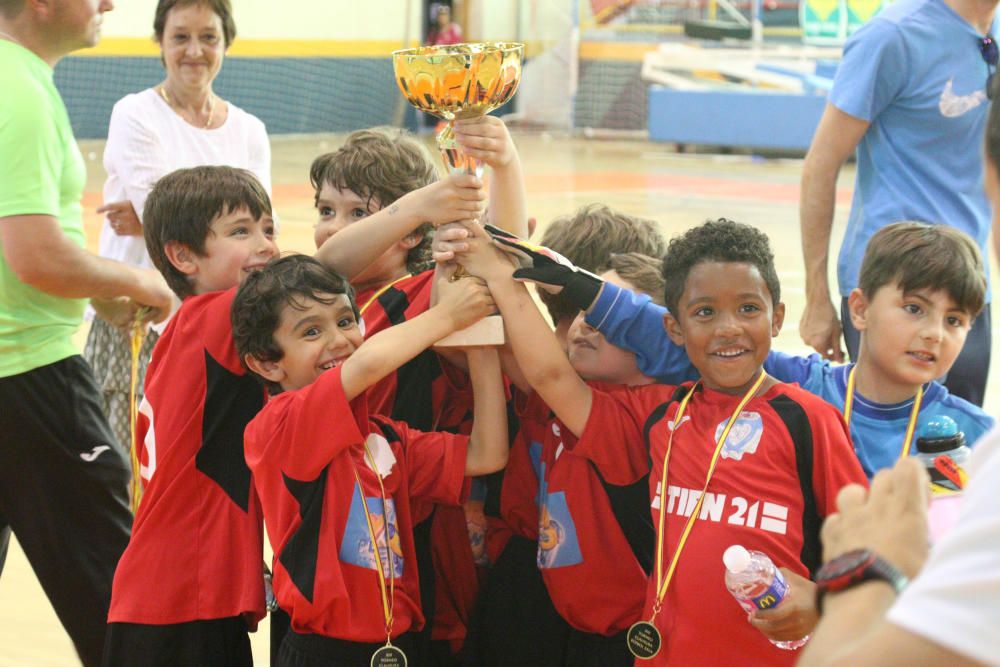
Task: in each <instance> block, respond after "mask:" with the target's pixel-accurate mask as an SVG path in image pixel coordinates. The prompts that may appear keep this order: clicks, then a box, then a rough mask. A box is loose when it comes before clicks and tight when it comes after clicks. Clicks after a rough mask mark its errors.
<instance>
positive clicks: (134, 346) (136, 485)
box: [128, 308, 148, 514]
mask: <svg viewBox="0 0 1000 667" xmlns="http://www.w3.org/2000/svg"><path fill="white" fill-rule="evenodd" d="M147 315H148V310H147V309H146V308H140V309H139V311H138V312H137V313H136V315H135V319H134V320H133V321H132V330H131V333H130V336H129V348H130V350H129V351H130V352H131V353H132V358H131V361H132V366H131V376H130V381H129V392H128V420H129V436H130V437H129V458H130V460H131V463H132V481H131V482H130V483H129V509H131V510H132V514H135V513H136V511H137V510H138V509H139V500H140V499H141V498H142V478H141V472H140V465H139V433H138V430H137V428H136V420H138V418H139V405H138V401H137V400H136V396H135V394H136V389H138V387H139V353H140V352H141V351H142V342H143V341H144V340H145V338H146V327H145V326H144V320H145V318H146V316H147Z"/></svg>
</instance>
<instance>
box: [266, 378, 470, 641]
mask: <svg viewBox="0 0 1000 667" xmlns="http://www.w3.org/2000/svg"><path fill="white" fill-rule="evenodd" d="M467 444H468V438H467V437H466V436H462V435H452V434H447V433H422V432H419V431H416V430H413V429H411V428H409V427H408V426H407V425H405V424H403V423H400V422H396V421H393V420H390V419H387V418H384V417H378V416H374V415H371V416H370V415H369V412H368V405H367V396H366V395H365V394H362V395H359V396H358V397H356V398H355V399H354V400H353V401H350V402H348V400H347V398H346V396H345V395H344V392H343V386H342V384H341V378H340V369H339V368H334V369H332V370H330V371H327V372H325V373H323V374H322V375H321V376H320V377H319V379H317V380H316V381H315V382H314V383H312V384H310V385H309V386H307V387H304V388H302V389H299V390H297V391H290V392H285V393H283V394H281V395H279V396H277V397H276V398H274V399H272V400H271V401H270V402H269V403H268V405H267V406H266V407H265V408H264V410H263V411H262V412H261V413H260V414H259V415H258V416H257V417H256V418H255V419H254V420H253V421H252V422H251V423H250V425H249V426H247V429H246V457H247V462H248V463H249V465H250V468H251V469H252V470H253V472H254V476H255V481H256V484H257V488H258V490H259V493H260V497H261V502H262V504H263V506H264V518H265V521H266V524H267V532H268V537H269V539H270V540H271V545H272V547H273V548H274V553H275V568H274V590H275V595H276V596H277V598H278V602H279V604H280V605H281V607H282V609H284V610H286V611H287V612H288V613H289V614H290V615H291V618H292V628H293V629H295V630H296V631H297V632H301V633H315V634H320V635H325V636H328V637H336V638H338V639H344V640H347V641H355V642H377V641H382V640H384V639H385V637H386V632H385V619H384V616H383V607H382V599H381V594H380V588H379V583H378V577H379V573H378V563H377V561H376V558H380V559H381V563H382V568H383V572H384V573H385V575H386V577H387V578H388V577H389V576H390V573H391V576H392V577H393V579H394V588H395V594H394V595H395V598H394V599H395V603H394V624H393V628H392V635H393V636H398V635H399V634H402V633H404V632H407V631H409V630H416V629H419V628H420V627H421V626H422V625H423V622H424V619H423V615H422V613H421V610H420V590H419V579H418V574H417V568H416V559H415V552H414V544H413V519H412V513H411V499H416V498H422V499H424V500H427V501H433V502H438V503H445V504H458V503H459V502H461V501H462V500H463V491H464V489H465V476H464V475H465V456H466V449H467ZM366 446H367V449H368V451H370V452H371V455H372V458H373V459H374V461H375V467H377V469H378V471H379V474H380V475H381V476H382V484H383V486H384V489H385V494H386V500H387V502H386V503H383V499H382V495H381V490H380V486H379V483H378V480H377V478H376V472H375V470H374V469H373V468H372V465H371V464H370V463H369V461H368V459H367V458H366V455H365V447H366ZM355 473H357V474H358V475H359V476H360V480H361V487H362V488H359V485H358V481H357V478H356V477H355ZM362 494H363V495H364V499H365V501H366V502H367V506H368V511H369V513H370V515H371V518H372V522H373V524H374V527H375V533H376V544H375V545H373V543H372V538H371V532H370V529H369V524H368V520H367V517H366V514H365V510H364V506H365V503H364V502H362ZM390 552H391V554H392V556H391V558H390ZM376 554H378V556H376Z"/></svg>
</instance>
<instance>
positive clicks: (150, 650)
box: [102, 593, 253, 667]
mask: <svg viewBox="0 0 1000 667" xmlns="http://www.w3.org/2000/svg"><path fill="white" fill-rule="evenodd" d="M151 594H155V593H151ZM102 665H104V667H176V666H179V665H184V666H185V667H253V655H252V654H251V652H250V637H249V635H248V634H247V624H246V621H244V620H243V617H242V616H233V617H230V618H219V619H213V620H206V621H189V622H187V623H172V624H169V625H145V624H142V623H108V633H107V637H106V639H105V641H104V660H103V662H102Z"/></svg>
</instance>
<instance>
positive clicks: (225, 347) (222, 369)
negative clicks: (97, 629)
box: [108, 289, 264, 625]
mask: <svg viewBox="0 0 1000 667" xmlns="http://www.w3.org/2000/svg"><path fill="white" fill-rule="evenodd" d="M235 294H236V290H235V289H231V290H228V291H225V292H213V293H211V294H204V295H201V296H195V297H190V298H188V299H185V301H184V303H183V304H182V305H181V307H180V310H178V311H177V313H176V314H175V315H174V316H173V319H172V320H171V321H170V324H169V325H168V326H167V328H166V330H165V331H164V333H163V335H162V336H161V337H160V339H159V341H158V342H157V344H156V348H155V349H154V350H153V356H152V360H151V361H150V364H149V369H148V371H147V372H146V390H145V399H144V400H143V402H142V406H141V408H140V414H139V423H138V435H139V443H140V452H139V459H140V463H141V466H142V478H143V482H144V485H145V488H144V493H143V497H142V502H141V503H140V504H139V510H138V512H137V514H136V517H135V523H134V525H133V528H132V539H131V541H130V542H129V545H128V548H126V550H125V553H124V554H123V555H122V557H121V560H120V561H119V563H118V569H117V570H116V571H115V579H114V586H113V589H112V596H111V609H110V613H109V615H108V620H109V621H110V622H127V623H143V624H151V625H163V624H168V623H182V622H187V621H195V620H206V619H218V618H227V617H231V616H237V615H240V614H244V615H246V616H247V617H248V618H249V619H250V620H251V622H252V623H256V621H257V620H259V619H260V618H262V617H263V616H264V589H263V531H262V522H261V510H260V503H259V501H258V499H257V494H256V492H255V491H254V486H253V483H252V479H251V473H250V469H249V468H248V467H247V464H246V461H245V460H244V457H243V429H244V427H245V426H246V424H247V423H248V422H249V421H250V420H251V419H252V418H253V417H254V415H256V414H257V412H258V411H259V410H260V408H261V406H262V405H263V404H264V390H263V387H262V386H261V385H260V383H259V382H258V381H257V380H256V378H254V377H252V376H251V375H249V374H248V373H247V372H246V371H245V370H244V369H243V367H242V366H241V364H240V361H239V356H238V355H237V353H236V347H235V345H234V343H233V338H232V326H231V325H230V318H229V309H230V306H231V304H232V302H233V298H234V296H235Z"/></svg>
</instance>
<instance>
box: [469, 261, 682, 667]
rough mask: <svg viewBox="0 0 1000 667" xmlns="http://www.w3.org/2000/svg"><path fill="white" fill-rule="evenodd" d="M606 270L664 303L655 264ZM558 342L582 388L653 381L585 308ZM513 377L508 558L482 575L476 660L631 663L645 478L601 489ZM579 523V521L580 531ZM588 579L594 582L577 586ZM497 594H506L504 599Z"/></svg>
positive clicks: (646, 546)
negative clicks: (524, 565)
mask: <svg viewBox="0 0 1000 667" xmlns="http://www.w3.org/2000/svg"><path fill="white" fill-rule="evenodd" d="M603 268H604V269H605V270H606V272H605V273H603V274H602V278H603V279H604V280H609V281H611V282H613V283H615V284H617V285H631V286H632V287H630V289H638V290H640V291H642V292H645V293H648V294H652V295H655V296H654V298H656V299H660V298H661V297H662V294H663V279H662V277H661V276H660V260H658V259H653V258H652V257H647V256H645V255H640V254H637V253H625V254H616V255H611V257H610V260H609V263H608V265H607V266H606V267H603ZM564 335H565V336H566V339H567V344H568V355H569V360H570V363H571V364H572V366H573V368H574V369H575V370H576V371H577V372H578V373H579V374H580V376H581V377H582V378H583V379H585V380H586V381H587V382H588V383H592V384H593V385H594V386H596V387H600V386H603V385H602V384H601V383H611V384H616V385H618V384H620V385H628V386H638V385H645V384H650V383H652V382H653V380H652V379H651V378H648V377H646V376H644V375H642V373H641V372H640V371H639V370H638V366H637V364H636V358H635V355H634V354H632V353H629V352H626V351H625V350H622V349H621V348H617V347H614V346H613V345H610V344H609V343H608V342H607V341H605V340H604V337H603V336H602V335H601V334H600V333H598V332H597V331H596V330H594V329H593V328H591V327H590V326H588V325H587V324H586V323H585V322H584V321H583V314H582V313H579V314H578V315H577V317H575V318H574V319H573V321H572V324H571V325H570V327H569V328H568V330H567V331H566V333H565V334H564ZM557 336H558V334H557ZM512 377H515V378H520V374H519V373H517V372H515V373H514V374H513V375H512ZM518 382H519V389H521V391H520V392H518V393H517V394H516V396H517V398H518V402H517V404H518V414H519V417H520V431H519V433H518V436H517V438H516V440H515V443H514V446H513V447H512V449H511V455H510V462H509V464H508V467H507V469H506V471H505V474H504V485H503V492H502V495H501V511H502V516H503V518H504V520H505V521H506V522H507V523H508V525H509V526H510V528H511V530H512V531H513V532H514V534H515V536H516V537H514V538H512V542H511V544H510V545H509V546H508V547H507V548H509V549H513V550H514V552H513V554H510V555H508V554H507V553H506V549H505V553H504V557H503V558H502V562H501V563H498V565H497V568H496V570H497V571H498V572H497V573H496V575H494V573H493V572H491V576H490V583H491V587H490V589H489V590H488V592H487V593H486V594H487V595H489V596H491V597H490V599H489V600H486V601H485V602H486V605H487V606H488V607H490V610H489V611H488V612H487V613H488V614H489V618H487V619H484V626H493V627H494V628H495V630H494V631H493V632H489V631H488V630H487V628H486V627H484V628H483V632H482V633H481V635H482V639H481V642H480V644H479V645H477V646H476V649H477V653H476V655H475V656H473V657H474V660H473V661H474V662H475V664H479V665H483V666H484V667H486V666H491V665H498V666H499V665H506V664H517V663H523V662H525V661H531V660H532V659H533V658H534V657H535V656H539V655H543V656H544V658H543V659H544V660H545V661H547V662H549V663H552V664H569V665H578V666H580V667H587V666H588V665H593V666H595V667H615V666H616V665H619V666H622V667H626V666H628V665H631V664H632V662H633V660H634V658H633V657H632V655H631V654H630V653H629V651H628V649H627V647H626V645H625V637H624V634H625V631H626V630H627V629H628V628H629V627H630V626H631V625H632V624H633V623H635V622H636V621H638V620H639V616H640V614H641V612H642V608H643V603H644V601H645V581H646V576H647V574H648V573H649V571H650V565H651V562H652V560H651V555H650V552H651V551H652V544H653V537H654V532H653V526H652V522H651V520H650V512H649V493H648V488H647V481H646V480H645V479H641V480H638V481H637V482H635V483H634V484H632V485H629V486H620V485H614V484H611V483H608V482H606V481H605V480H604V478H603V477H602V476H601V474H600V472H599V471H598V470H597V468H595V467H594V466H593V465H592V464H591V463H590V461H589V460H587V459H586V458H584V457H580V456H577V455H575V454H574V453H573V452H572V451H569V450H566V449H565V446H564V445H563V442H564V440H565V437H564V435H563V429H564V428H565V427H564V426H563V424H562V423H561V422H560V421H559V419H558V417H557V416H556V415H555V414H553V412H552V410H551V409H550V408H549V406H548V405H546V403H545V402H544V401H543V400H542V398H541V397H540V396H539V395H538V394H537V393H535V392H533V391H532V389H531V387H530V385H528V384H526V383H522V382H521V381H520V379H519V380H518ZM579 517H587V518H586V519H585V520H584V523H583V524H581V525H580V526H578V525H577V524H578V522H580V518H579ZM525 538H527V539H530V540H531V542H532V544H531V552H530V554H524V555H521V552H522V551H523V550H525V549H524V547H522V546H521V544H520V542H521V540H523V539H525ZM525 556H526V557H527V558H525ZM513 559H519V560H527V561H528V562H530V566H531V568H532V570H533V572H529V571H526V570H522V569H519V568H517V566H516V564H513V563H511V561H512V560H513ZM508 569H512V574H511V575H509V576H507V577H506V579H507V580H506V581H505V582H502V583H501V582H497V583H494V582H495V581H496V579H498V578H501V577H504V575H502V574H500V572H503V571H505V570H508ZM513 573H516V575H515V574H513ZM539 576H540V577H541V580H542V581H543V582H544V586H543V587H542V590H541V593H539V592H537V587H536V586H535V585H534V583H533V579H537V578H538V577H539ZM587 580H594V581H601V583H602V585H601V586H600V587H594V588H587V587H581V585H580V582H581V581H587ZM503 588H507V589H509V590H508V591H507V594H506V595H505V591H504V590H502V589H503ZM493 598H499V599H500V601H499V602H497V601H495V600H494V599H493ZM503 600H506V602H503ZM504 604H506V605H515V606H516V608H517V609H518V613H517V618H519V619H523V621H520V622H519V623H518V626H517V627H514V626H512V623H513V622H514V621H513V620H512V619H511V618H509V616H510V614H509V613H508V614H506V616H508V618H506V619H504V618H503V614H500V613H498V611H497V610H496V609H493V607H496V606H498V605H504ZM553 606H554V612H553V613H555V612H557V613H558V615H559V616H560V617H561V618H562V619H564V623H553V622H552V620H551V619H550V617H549V614H548V613H546V610H547V609H551V608H553ZM566 623H568V626H566ZM538 633H544V634H545V635H546V636H544V637H542V636H538Z"/></svg>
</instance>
